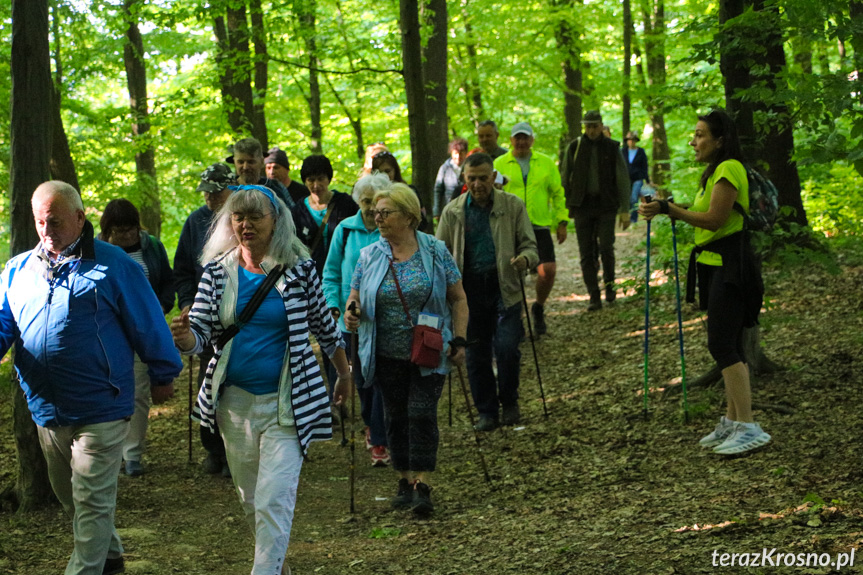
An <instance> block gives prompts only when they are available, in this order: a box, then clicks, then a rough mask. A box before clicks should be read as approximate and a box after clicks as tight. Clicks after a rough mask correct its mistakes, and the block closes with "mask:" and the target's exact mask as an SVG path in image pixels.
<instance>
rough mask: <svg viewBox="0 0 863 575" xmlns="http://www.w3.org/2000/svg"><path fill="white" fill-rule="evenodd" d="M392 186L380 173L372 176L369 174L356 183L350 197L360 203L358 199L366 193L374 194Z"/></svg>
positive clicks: (385, 176) (384, 175)
mask: <svg viewBox="0 0 863 575" xmlns="http://www.w3.org/2000/svg"><path fill="white" fill-rule="evenodd" d="M391 185H392V182H390V179H389V178H388V177H387V175H386V174H382V173H380V172H375V173H373V174H369V175H367V176H363V177H362V178H360V179H359V180H357V183H356V184H354V189H353V191H352V192H351V196H352V197H353V198H354V201H355V202H356V203H358V204H359V203H360V197H361V196H362V195H363V194H365V193H367V192H371V193H372V195H374V194H376V193H377V192H379V191H381V190H386V189H387V188H389V187H390V186H391Z"/></svg>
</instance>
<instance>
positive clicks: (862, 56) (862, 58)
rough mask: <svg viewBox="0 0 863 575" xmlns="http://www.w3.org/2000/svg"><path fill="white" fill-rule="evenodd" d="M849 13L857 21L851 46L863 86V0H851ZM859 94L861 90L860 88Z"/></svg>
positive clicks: (853, 20)
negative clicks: (862, 28) (861, 27)
mask: <svg viewBox="0 0 863 575" xmlns="http://www.w3.org/2000/svg"><path fill="white" fill-rule="evenodd" d="M848 15H849V16H850V20H851V22H854V23H856V26H855V28H854V31H853V32H852V33H851V38H850V40H851V47H852V48H853V49H854V59H853V62H854V70H855V71H856V72H857V85H858V86H861V87H863V75H861V74H863V30H861V29H860V22H863V0H850V1H849V2H848ZM858 94H859V90H858Z"/></svg>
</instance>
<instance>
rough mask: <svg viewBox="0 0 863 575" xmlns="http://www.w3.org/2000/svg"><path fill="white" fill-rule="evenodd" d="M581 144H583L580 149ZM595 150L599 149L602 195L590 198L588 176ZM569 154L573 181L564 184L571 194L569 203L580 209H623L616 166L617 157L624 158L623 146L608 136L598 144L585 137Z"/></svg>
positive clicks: (574, 144) (572, 147)
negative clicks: (591, 157) (619, 203)
mask: <svg viewBox="0 0 863 575" xmlns="http://www.w3.org/2000/svg"><path fill="white" fill-rule="evenodd" d="M579 141H581V146H580V147H579V145H578V142H579ZM576 149H577V150H578V155H577V156H576V155H575V151H576ZM593 149H596V151H597V153H598V160H599V161H598V165H599V196H597V197H590V196H589V195H588V193H587V176H586V174H587V171H588V170H589V169H590V154H591V151H592V150H593ZM566 154H567V156H568V157H570V158H572V160H571V162H572V169H571V170H569V180H568V181H567V182H564V185H565V186H566V190H567V192H568V194H569V198H568V202H567V204H568V205H570V206H572V207H574V208H576V209H578V208H582V209H591V210H598V211H603V212H606V211H614V212H616V211H617V209H618V207H619V206H618V197H617V196H618V194H617V176H616V167H617V158H618V157H619V156H620V145H619V144H618V143H617V142H616V141H614V140H610V139H609V138H606V137H604V136H603V137H602V138H600V139H599V140H598V141H593V140H591V139H590V138H587V137H585V136H581V137H579V138H578V139H576V140H574V141H572V142H570V144H569V146H567V149H566Z"/></svg>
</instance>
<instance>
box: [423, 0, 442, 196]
mask: <svg viewBox="0 0 863 575" xmlns="http://www.w3.org/2000/svg"><path fill="white" fill-rule="evenodd" d="M421 10H422V17H423V20H424V21H425V22H426V25H427V26H428V27H429V30H430V33H429V38H428V42H427V43H426V48H425V51H424V54H423V74H422V75H423V84H424V85H425V93H426V102H425V105H426V122H427V123H428V131H427V132H426V138H427V139H428V146H429V150H430V151H431V158H430V160H431V162H432V163H433V164H434V165H440V164H442V163H444V161H445V160H446V159H447V144H448V142H449V137H448V134H447V127H448V126H447V63H448V62H449V58H448V57H447V9H446V0H426V2H424V3H423V5H422V8H421ZM414 185H416V183H414ZM423 205H431V204H423Z"/></svg>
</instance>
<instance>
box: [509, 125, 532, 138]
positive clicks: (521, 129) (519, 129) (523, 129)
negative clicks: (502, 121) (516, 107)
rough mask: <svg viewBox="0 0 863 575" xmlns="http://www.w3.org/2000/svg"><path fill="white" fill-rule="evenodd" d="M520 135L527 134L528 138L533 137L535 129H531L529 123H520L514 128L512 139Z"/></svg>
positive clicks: (511, 134)
mask: <svg viewBox="0 0 863 575" xmlns="http://www.w3.org/2000/svg"><path fill="white" fill-rule="evenodd" d="M519 134H527V135H528V136H533V128H531V127H530V124H528V123H527V122H519V123H518V124H516V125H515V126H513V127H512V132H511V133H510V137H515V136H517V135H519Z"/></svg>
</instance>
